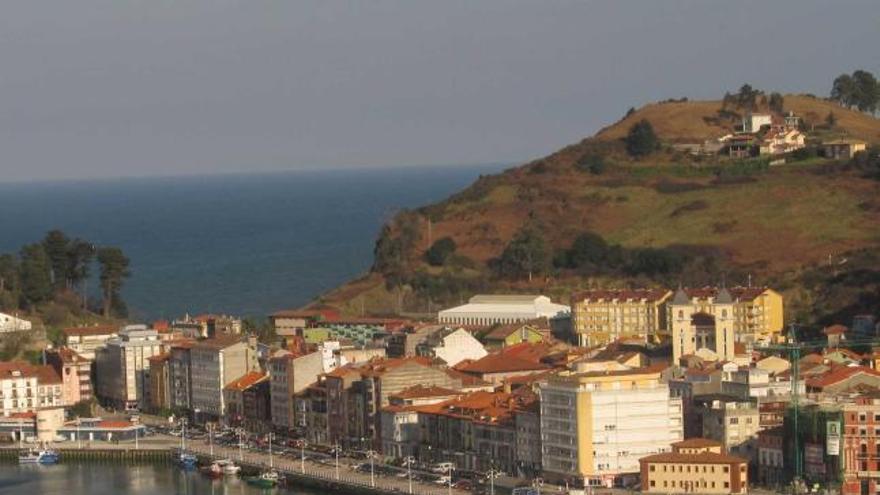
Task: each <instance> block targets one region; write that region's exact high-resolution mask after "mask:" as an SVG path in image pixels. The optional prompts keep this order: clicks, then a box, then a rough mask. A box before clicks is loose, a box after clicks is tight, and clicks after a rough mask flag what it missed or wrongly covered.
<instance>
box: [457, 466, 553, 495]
mask: <svg viewBox="0 0 880 495" xmlns="http://www.w3.org/2000/svg"><path fill="white" fill-rule="evenodd" d="M454 470H455V466H454V465H453V464H452V463H449V468H448V469H447V470H446V472H447V473H448V475H449V490H447V491H446V493H448V494H449V495H452V472H453V471H454ZM538 495H541V494H540V493H538Z"/></svg>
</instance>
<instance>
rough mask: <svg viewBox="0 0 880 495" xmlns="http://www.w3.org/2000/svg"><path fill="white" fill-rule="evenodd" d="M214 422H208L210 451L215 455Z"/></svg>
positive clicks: (212, 455)
mask: <svg viewBox="0 0 880 495" xmlns="http://www.w3.org/2000/svg"><path fill="white" fill-rule="evenodd" d="M213 433H214V424H213V423H208V453H209V454H210V455H211V457H212V458H213V457H214V435H213Z"/></svg>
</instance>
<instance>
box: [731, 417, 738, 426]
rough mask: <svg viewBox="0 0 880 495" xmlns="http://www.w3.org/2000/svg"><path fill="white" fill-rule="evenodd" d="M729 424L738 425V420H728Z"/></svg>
mask: <svg viewBox="0 0 880 495" xmlns="http://www.w3.org/2000/svg"><path fill="white" fill-rule="evenodd" d="M730 424H732V425H737V424H739V418H730Z"/></svg>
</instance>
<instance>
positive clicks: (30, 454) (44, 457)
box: [18, 449, 61, 464]
mask: <svg viewBox="0 0 880 495" xmlns="http://www.w3.org/2000/svg"><path fill="white" fill-rule="evenodd" d="M60 457H61V456H59V455H58V452H55V451H54V450H48V449H47V450H33V449H31V450H29V451H27V452H25V453H23V454H19V456H18V463H19V464H56V463H57V462H58V459H59V458H60Z"/></svg>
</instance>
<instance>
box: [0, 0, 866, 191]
mask: <svg viewBox="0 0 880 495" xmlns="http://www.w3.org/2000/svg"><path fill="white" fill-rule="evenodd" d="M878 46H880V3H878V2H877V0H861V1H860V0H839V1H828V0H825V1H813V0H789V1H782V0H779V1H773V2H766V1H751V0H743V1H739V0H738V1H735V2H731V1H729V0H726V1H712V0H693V1H683V0H663V1H657V0H643V1H636V0H629V1H617V0H608V1H589V0H580V1H557V0H534V1H518V0H505V1H500V0H476V1H475V0H442V1H436V0H435V1H421V0H395V1H391V0H367V1H364V0H362V1H336V0H314V1H312V0H295V1H289V0H283V1H280V0H279V1H261V0H250V1H226V0H208V1H201V0H187V1H185V2H181V1H178V0H149V1H119V0H78V1H75V2H71V1H68V0H46V1H33V0H7V1H4V2H3V9H2V16H0V181H21V180H28V181H30V180H46V179H51V180H55V179H70V178H76V179H84V178H107V177H130V176H135V177H139V176H153V175H162V176H167V175H178V174H186V175H189V174H213V173H229V172H249V171H274V170H288V169H297V168H316V167H317V168H320V167H342V166H364V167H369V166H373V167H376V166H388V165H435V164H468V163H471V164H473V163H499V162H503V163H519V162H524V161H527V160H530V159H532V158H536V157H539V156H543V155H545V154H548V153H550V152H552V151H554V150H555V149H557V148H559V147H561V146H564V145H566V144H569V143H572V142H575V141H577V140H580V139H582V138H584V137H586V136H589V135H591V134H592V133H594V132H595V131H597V130H598V129H599V128H601V127H602V126H604V125H606V124H608V123H610V122H613V121H615V120H617V119H618V118H619V117H620V116H621V115H622V114H623V113H624V112H626V110H627V109H628V108H629V107H631V106H639V105H640V104H643V103H647V102H650V101H654V100H659V99H666V98H670V97H681V96H688V97H690V98H692V99H708V98H718V97H720V96H721V95H723V94H724V92H725V91H726V90H731V91H733V90H735V89H736V88H738V87H739V86H740V85H741V84H742V83H744V82H748V83H751V84H752V85H753V86H755V87H757V88H760V89H764V90H766V91H772V90H779V91H783V92H810V93H814V94H818V95H826V94H827V93H828V91H829V89H830V85H831V81H832V80H833V79H834V77H835V76H836V75H838V74H840V73H842V72H851V71H852V70H854V69H856V68H865V69H867V70H871V71H873V72H875V73H877V72H880V50H878V49H877V47H878Z"/></svg>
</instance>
